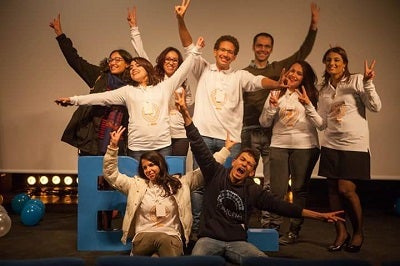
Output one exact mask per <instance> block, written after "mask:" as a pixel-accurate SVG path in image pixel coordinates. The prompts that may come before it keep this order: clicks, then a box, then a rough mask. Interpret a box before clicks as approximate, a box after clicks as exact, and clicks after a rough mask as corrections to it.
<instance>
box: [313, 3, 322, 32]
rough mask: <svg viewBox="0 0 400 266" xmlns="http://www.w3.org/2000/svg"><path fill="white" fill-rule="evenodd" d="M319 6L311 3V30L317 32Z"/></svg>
mask: <svg viewBox="0 0 400 266" xmlns="http://www.w3.org/2000/svg"><path fill="white" fill-rule="evenodd" d="M319 10H320V8H319V6H317V4H316V3H314V2H313V3H311V28H312V29H313V30H317V25H318V21H319Z"/></svg>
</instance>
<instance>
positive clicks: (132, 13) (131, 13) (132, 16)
mask: <svg viewBox="0 0 400 266" xmlns="http://www.w3.org/2000/svg"><path fill="white" fill-rule="evenodd" d="M126 19H127V20H128V24H129V27H131V28H133V27H137V21H136V6H134V7H133V8H132V10H131V9H129V8H128V17H127V18H126Z"/></svg>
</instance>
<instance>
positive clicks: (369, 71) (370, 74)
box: [364, 60, 375, 81]
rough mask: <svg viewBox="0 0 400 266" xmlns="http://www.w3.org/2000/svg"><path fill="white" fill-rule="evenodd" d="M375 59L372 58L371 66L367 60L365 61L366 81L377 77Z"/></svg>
mask: <svg viewBox="0 0 400 266" xmlns="http://www.w3.org/2000/svg"><path fill="white" fill-rule="evenodd" d="M374 68H375V60H372V63H371V65H370V66H368V62H367V60H365V62H364V81H368V80H372V79H374V78H375V69H374Z"/></svg>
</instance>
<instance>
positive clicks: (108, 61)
mask: <svg viewBox="0 0 400 266" xmlns="http://www.w3.org/2000/svg"><path fill="white" fill-rule="evenodd" d="M113 61H115V63H119V62H122V61H125V60H124V59H123V58H122V57H114V58H107V63H109V64H110V63H112V62H113Z"/></svg>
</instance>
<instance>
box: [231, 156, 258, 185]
mask: <svg viewBox="0 0 400 266" xmlns="http://www.w3.org/2000/svg"><path fill="white" fill-rule="evenodd" d="M256 166H257V163H256V160H255V158H254V156H253V155H252V154H251V153H249V152H246V151H244V152H241V153H240V154H239V155H238V157H237V158H236V159H234V160H233V161H232V169H231V172H230V174H229V178H230V180H231V181H232V183H242V182H243V181H244V180H245V179H246V178H247V177H249V176H254V174H255V171H256Z"/></svg>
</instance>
